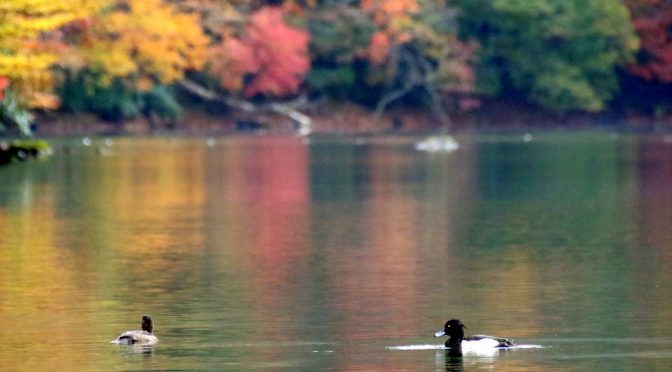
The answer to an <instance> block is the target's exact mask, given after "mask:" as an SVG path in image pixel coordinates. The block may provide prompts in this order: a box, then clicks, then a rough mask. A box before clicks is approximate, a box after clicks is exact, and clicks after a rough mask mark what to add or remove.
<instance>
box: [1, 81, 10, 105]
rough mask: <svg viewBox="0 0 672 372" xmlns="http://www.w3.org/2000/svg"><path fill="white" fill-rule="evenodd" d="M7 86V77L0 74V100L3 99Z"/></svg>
mask: <svg viewBox="0 0 672 372" xmlns="http://www.w3.org/2000/svg"><path fill="white" fill-rule="evenodd" d="M8 86H9V79H7V78H6V77H4V76H0V101H2V100H3V99H5V89H7V87H8Z"/></svg>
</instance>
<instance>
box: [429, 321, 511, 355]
mask: <svg viewBox="0 0 672 372" xmlns="http://www.w3.org/2000/svg"><path fill="white" fill-rule="evenodd" d="M466 328H467V326H465V325H464V324H463V323H462V322H461V321H460V320H458V319H451V320H449V321H447V322H446V324H445V325H444V326H443V329H442V330H439V331H438V332H436V333H435V334H434V337H441V336H448V341H446V343H445V345H446V347H447V348H449V349H460V350H464V351H478V350H496V349H507V348H510V347H513V346H515V345H514V343H513V341H512V340H510V339H508V338H503V337H494V336H487V335H473V336H470V337H464V329H466Z"/></svg>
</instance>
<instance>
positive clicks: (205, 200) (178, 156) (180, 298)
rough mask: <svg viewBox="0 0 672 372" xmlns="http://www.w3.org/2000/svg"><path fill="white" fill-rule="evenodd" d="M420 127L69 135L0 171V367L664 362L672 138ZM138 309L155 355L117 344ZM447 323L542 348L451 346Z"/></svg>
mask: <svg viewBox="0 0 672 372" xmlns="http://www.w3.org/2000/svg"><path fill="white" fill-rule="evenodd" d="M415 140H417V139H414V138H365V139H348V138H340V139H333V138H331V139H329V138H323V139H320V138H315V139H311V140H310V143H307V142H306V141H302V140H300V139H296V138H287V137H280V138H264V137H262V138H256V137H254V138H252V137H237V138H215V139H211V140H210V141H206V139H203V138H195V139H194V138H192V139H174V138H144V139H141V138H113V139H107V140H106V139H104V138H101V139H93V141H92V142H93V143H92V145H91V146H84V145H83V144H82V142H81V140H79V139H76V140H75V139H73V140H58V141H55V142H54V146H55V149H56V155H55V156H54V157H53V158H51V159H49V160H46V161H42V162H37V163H29V164H17V165H12V166H9V167H4V168H1V169H0V369H2V370H27V371H28V370H30V371H32V370H68V371H70V370H138V369H147V370H152V369H153V370H201V369H212V370H223V369H226V370H318V369H333V370H390V369H401V370H446V369H448V370H462V369H463V370H480V369H493V368H494V369H496V370H503V371H506V370H512V371H518V370H522V371H539V370H611V371H619V370H623V371H626V370H668V369H670V368H672V312H671V311H670V309H672V296H671V295H670V294H672V280H671V279H672V143H670V142H672V141H670V140H669V138H665V137H660V138H659V137H635V136H618V137H616V136H611V135H609V134H606V133H589V134H557V133H556V134H553V133H549V134H543V135H536V136H535V137H534V139H533V140H532V141H529V142H527V141H525V140H523V137H522V136H520V138H519V137H517V136H508V137H465V138H461V148H460V149H459V150H458V151H457V152H455V153H451V154H427V153H421V152H416V151H414V149H413V143H414V141H415ZM142 314H151V315H152V316H153V317H154V319H155V322H156V329H155V333H156V334H157V336H158V337H159V338H160V342H159V343H158V344H157V345H156V346H154V347H150V348H136V347H120V346H118V345H112V344H110V343H109V341H110V340H112V339H114V338H115V337H116V336H117V335H118V334H119V333H120V332H122V331H124V330H128V329H137V328H138V327H139V322H140V317H141V315H142ZM449 317H451V318H452V317H454V318H459V319H462V320H463V321H464V322H465V323H466V324H467V326H468V327H469V328H468V329H467V331H468V333H487V334H496V335H501V336H507V337H511V338H513V339H515V340H516V341H517V342H518V343H523V344H539V345H543V346H544V348H543V349H525V350H513V351H509V352H501V353H496V354H491V355H464V356H462V357H455V356H451V355H448V354H447V353H446V351H444V350H439V349H436V347H435V346H434V345H440V344H441V342H442V340H438V339H434V338H433V337H432V335H433V333H434V331H436V330H437V329H438V328H440V327H442V326H443V323H444V322H445V321H446V320H447V319H448V318H449ZM422 345H426V346H422ZM395 347H402V348H395Z"/></svg>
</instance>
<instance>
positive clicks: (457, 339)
mask: <svg viewBox="0 0 672 372" xmlns="http://www.w3.org/2000/svg"><path fill="white" fill-rule="evenodd" d="M464 328H467V326H465V325H464V324H462V322H461V321H459V320H457V319H451V320H449V321H447V322H446V325H444V326H443V330H442V331H438V332H436V333H435V334H434V337H441V336H448V341H446V347H459V346H460V343H461V342H462V339H464Z"/></svg>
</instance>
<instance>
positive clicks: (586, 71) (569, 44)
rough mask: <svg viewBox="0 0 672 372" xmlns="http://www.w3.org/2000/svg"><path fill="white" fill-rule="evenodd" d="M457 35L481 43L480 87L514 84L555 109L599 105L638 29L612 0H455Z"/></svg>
mask: <svg viewBox="0 0 672 372" xmlns="http://www.w3.org/2000/svg"><path fill="white" fill-rule="evenodd" d="M459 3H460V5H461V9H462V13H461V14H462V19H461V21H462V36H463V37H464V38H475V39H477V40H478V41H479V43H480V44H481V49H480V51H479V52H480V61H479V62H478V68H477V71H478V72H479V76H478V86H477V88H478V91H479V92H480V93H484V94H491V95H494V94H507V93H509V92H518V93H521V94H522V95H523V96H525V97H527V99H528V100H530V101H531V102H533V103H536V104H539V105H541V106H543V107H545V108H548V109H551V110H553V111H556V112H560V113H563V112H568V111H571V110H585V111H599V110H601V109H603V108H604V107H605V103H606V102H607V101H608V100H609V99H611V97H612V95H613V94H614V93H615V92H616V91H617V88H618V84H617V75H616V71H617V68H618V67H620V66H623V65H624V64H625V63H627V62H628V61H629V60H631V59H632V58H633V55H634V52H635V50H636V48H637V37H636V35H635V34H634V31H633V29H632V27H631V25H630V21H629V18H628V11H627V9H626V8H625V7H624V6H623V4H621V2H620V1H617V0H587V1H584V0H538V1H527V0H492V1H485V0H461V1H460V2H459Z"/></svg>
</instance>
